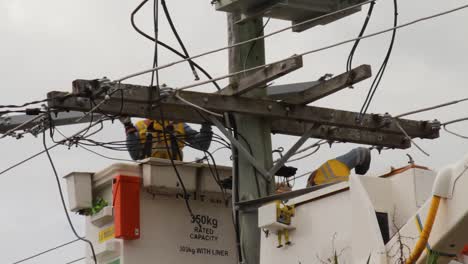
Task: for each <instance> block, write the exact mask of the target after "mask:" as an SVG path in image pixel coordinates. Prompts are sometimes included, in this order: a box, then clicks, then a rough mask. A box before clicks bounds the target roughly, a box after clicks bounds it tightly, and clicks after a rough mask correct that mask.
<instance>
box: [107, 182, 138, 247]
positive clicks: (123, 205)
mask: <svg viewBox="0 0 468 264" xmlns="http://www.w3.org/2000/svg"><path fill="white" fill-rule="evenodd" d="M140 181H141V179H140V177H134V176H124V175H119V176H116V177H115V178H114V181H113V184H112V193H113V206H114V226H115V237H116V238H121V239H125V240H134V239H139V238H140Z"/></svg>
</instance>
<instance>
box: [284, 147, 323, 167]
mask: <svg viewBox="0 0 468 264" xmlns="http://www.w3.org/2000/svg"><path fill="white" fill-rule="evenodd" d="M320 146H321V145H316V146H315V149H314V150H313V151H312V152H311V153H308V154H306V155H303V156H301V157H299V158H295V159H291V160H288V161H286V162H285V163H290V162H293V161H298V160H302V159H305V158H307V157H310V156H312V155H314V154H315V153H317V151H319V149H320Z"/></svg>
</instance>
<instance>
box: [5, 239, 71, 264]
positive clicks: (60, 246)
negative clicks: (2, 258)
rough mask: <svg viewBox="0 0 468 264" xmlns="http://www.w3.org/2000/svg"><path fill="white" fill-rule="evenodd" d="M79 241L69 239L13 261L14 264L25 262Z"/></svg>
mask: <svg viewBox="0 0 468 264" xmlns="http://www.w3.org/2000/svg"><path fill="white" fill-rule="evenodd" d="M77 241H79V239H75V240H72V241H69V242H66V243H63V244H60V245H58V246H55V247H53V248H50V249H47V250H44V251H42V252H39V253H37V254H34V255H32V256H30V257H27V258H24V259H22V260H18V261H16V262H14V263H12V264H18V263H23V262H25V261H27V260H30V259H33V258H37V257H39V256H42V255H44V254H46V253H49V252H51V251H54V250H57V249H59V248H62V247H64V246H68V245H70V244H73V243H75V242H77Z"/></svg>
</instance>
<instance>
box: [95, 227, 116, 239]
mask: <svg viewBox="0 0 468 264" xmlns="http://www.w3.org/2000/svg"><path fill="white" fill-rule="evenodd" d="M112 238H114V226H109V227H107V228H104V229H102V230H101V231H99V238H98V241H99V243H104V242H106V241H107V240H109V239H112Z"/></svg>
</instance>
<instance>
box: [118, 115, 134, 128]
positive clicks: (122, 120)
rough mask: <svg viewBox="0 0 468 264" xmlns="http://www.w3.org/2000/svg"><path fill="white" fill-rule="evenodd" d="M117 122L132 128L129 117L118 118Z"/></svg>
mask: <svg viewBox="0 0 468 264" xmlns="http://www.w3.org/2000/svg"><path fill="white" fill-rule="evenodd" d="M119 121H120V122H121V123H122V124H123V125H124V126H126V127H127V126H133V124H132V119H131V118H130V117H129V116H120V117H119Z"/></svg>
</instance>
